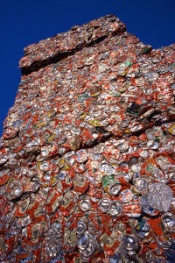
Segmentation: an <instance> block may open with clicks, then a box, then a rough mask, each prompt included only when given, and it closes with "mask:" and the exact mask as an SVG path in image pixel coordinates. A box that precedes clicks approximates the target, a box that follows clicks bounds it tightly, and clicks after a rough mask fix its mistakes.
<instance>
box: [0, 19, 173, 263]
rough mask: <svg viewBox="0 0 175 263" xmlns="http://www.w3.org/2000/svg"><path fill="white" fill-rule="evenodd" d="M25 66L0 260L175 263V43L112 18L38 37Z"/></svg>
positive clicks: (2, 164)
mask: <svg viewBox="0 0 175 263" xmlns="http://www.w3.org/2000/svg"><path fill="white" fill-rule="evenodd" d="M20 67H21V70H22V77H21V82H20V84H19V89H18V93H17V96H16V100H15V104H14V106H13V107H12V108H11V109H10V110H9V113H8V116H7V118H6V120H5V121H4V131H3V136H2V138H1V139H0V204H1V205H0V262H1V263H24V262H25V263H37V262H46V263H47V262H49V263H84V262H90V263H102V262H105V263H122V262H124V263H136V262H138V263H145V262H147V263H173V262H175V140H174V136H175V82H174V77H175V72H174V68H175V45H170V46H169V47H163V48H161V49H157V50H156V49H152V48H151V46H150V45H145V44H143V43H142V42H140V41H139V39H138V38H136V37H135V36H134V35H132V34H130V33H128V32H127V31H126V28H125V25H124V24H123V23H122V22H121V21H120V20H119V19H118V18H116V17H115V16H113V15H108V16H106V17H103V18H100V19H96V20H93V21H91V22H90V23H88V24H87V25H83V26H75V27H72V28H71V30H70V31H68V32H67V33H62V34H58V35H56V36H54V37H53V38H48V39H46V40H43V41H40V42H39V43H37V44H33V45H30V46H28V47H27V48H26V49H25V56H24V57H23V58H22V59H21V61H20Z"/></svg>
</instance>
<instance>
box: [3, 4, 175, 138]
mask: <svg viewBox="0 0 175 263" xmlns="http://www.w3.org/2000/svg"><path fill="white" fill-rule="evenodd" d="M107 14H115V15H116V16H117V17H119V18H120V20H122V21H123V22H124V23H125V24H126V26H127V30H128V31H129V32H130V33H134V34H135V35H136V36H137V37H138V38H140V40H141V41H142V42H144V43H145V44H151V45H152V46H153V48H159V47H162V46H167V45H170V44H172V43H175V0H166V1H165V0H146V1H142V0H86V1H85V0H67V1H66V0H30V1H25V0H0V50H1V56H0V58H1V61H0V79H1V82H0V90H1V102H0V135H1V133H2V122H3V120H4V119H5V117H6V116H7V113H8V110H9V108H10V107H11V106H13V104H14V100H15V96H16V93H17V88H18V84H19V81H20V69H19V68H18V61H19V60H20V58H21V57H22V56H23V48H24V47H26V46H27V45H29V44H32V43H35V42H38V41H40V40H42V39H45V38H47V37H51V36H54V35H55V34H57V33H61V32H64V31H67V30H69V29H70V27H72V26H73V25H81V24H84V23H87V22H89V21H90V20H92V19H95V18H98V17H101V16H104V15H107Z"/></svg>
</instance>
